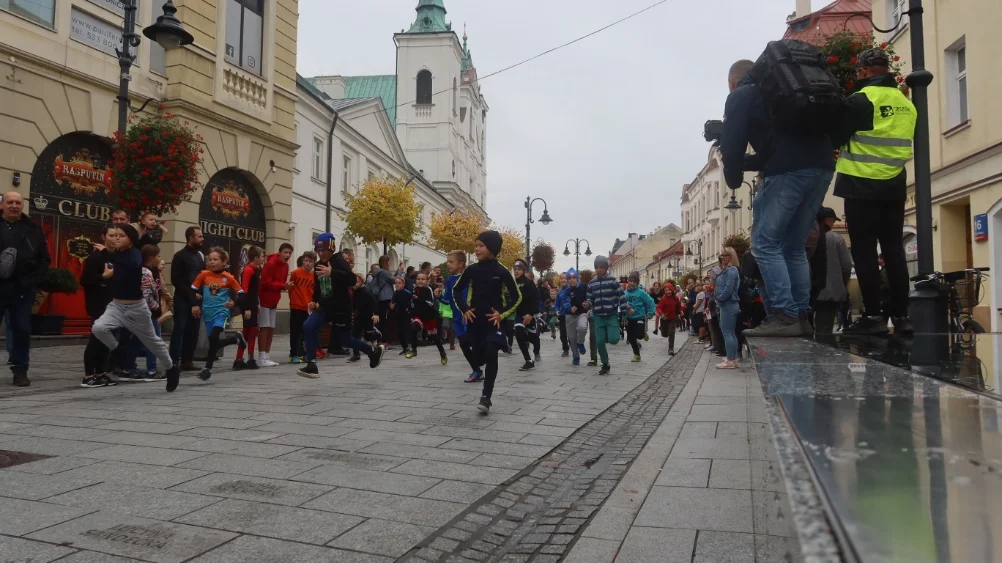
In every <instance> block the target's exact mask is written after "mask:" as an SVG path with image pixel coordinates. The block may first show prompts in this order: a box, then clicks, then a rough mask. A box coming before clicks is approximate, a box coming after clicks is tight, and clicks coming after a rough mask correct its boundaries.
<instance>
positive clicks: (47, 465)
mask: <svg viewBox="0 0 1002 563" xmlns="http://www.w3.org/2000/svg"><path fill="white" fill-rule="evenodd" d="M95 463H100V460H96V459H86V458H82V457H76V456H65V457H50V458H47V459H40V460H38V461H32V462H29V463H22V464H20V465H15V466H13V467H7V468H5V469H3V470H2V471H17V472H19V473H37V474H39V475H55V474H56V473H62V472H64V471H71V470H73V469H78V468H80V467H86V466H88V465H93V464H95Z"/></svg>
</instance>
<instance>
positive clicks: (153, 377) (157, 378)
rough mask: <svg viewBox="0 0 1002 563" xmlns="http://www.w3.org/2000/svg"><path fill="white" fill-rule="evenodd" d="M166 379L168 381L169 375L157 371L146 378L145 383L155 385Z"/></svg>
mask: <svg viewBox="0 0 1002 563" xmlns="http://www.w3.org/2000/svg"><path fill="white" fill-rule="evenodd" d="M166 379H167V374H165V373H164V372H162V371H160V370H156V371H155V372H153V373H151V374H149V375H148V376H146V379H144V380H143V381H145V382H147V383H153V382H155V381H164V380H166Z"/></svg>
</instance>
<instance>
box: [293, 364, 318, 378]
mask: <svg viewBox="0 0 1002 563" xmlns="http://www.w3.org/2000/svg"><path fill="white" fill-rule="evenodd" d="M296 375H298V376H299V377H305V378H306V379H319V378H320V370H318V369H317V364H316V362H306V365H305V366H303V367H301V368H299V371H297V372H296Z"/></svg>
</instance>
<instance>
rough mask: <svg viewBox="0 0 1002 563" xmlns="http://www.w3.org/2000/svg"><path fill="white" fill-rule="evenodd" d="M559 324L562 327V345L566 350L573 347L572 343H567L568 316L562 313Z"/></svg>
mask: <svg viewBox="0 0 1002 563" xmlns="http://www.w3.org/2000/svg"><path fill="white" fill-rule="evenodd" d="M557 324H558V325H559V327H560V347H561V349H563V351H564V352H567V351H568V350H570V349H571V347H570V345H569V344H567V317H565V316H563V315H560V317H559V319H558V322H557Z"/></svg>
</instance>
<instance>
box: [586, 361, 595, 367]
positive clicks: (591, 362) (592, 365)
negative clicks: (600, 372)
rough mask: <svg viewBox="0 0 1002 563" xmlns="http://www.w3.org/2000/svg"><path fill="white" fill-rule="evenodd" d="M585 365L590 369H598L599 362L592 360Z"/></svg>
mask: <svg viewBox="0 0 1002 563" xmlns="http://www.w3.org/2000/svg"><path fill="white" fill-rule="evenodd" d="M585 365H587V366H588V367H592V368H595V367H598V360H591V361H589V362H588V363H587V364H585Z"/></svg>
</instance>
